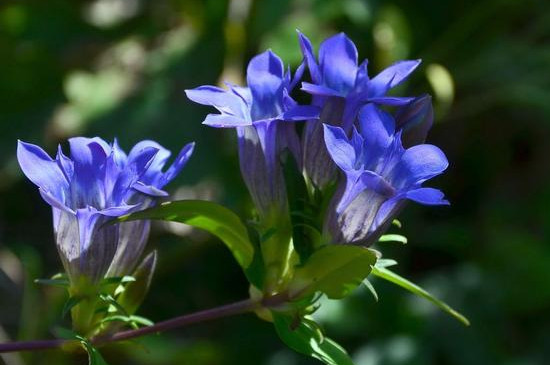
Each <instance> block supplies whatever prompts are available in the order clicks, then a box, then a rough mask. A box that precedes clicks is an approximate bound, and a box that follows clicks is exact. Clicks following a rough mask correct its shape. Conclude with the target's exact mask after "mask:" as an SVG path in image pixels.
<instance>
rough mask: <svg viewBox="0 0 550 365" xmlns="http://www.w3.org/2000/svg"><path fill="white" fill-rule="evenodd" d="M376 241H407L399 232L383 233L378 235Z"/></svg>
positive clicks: (404, 242)
mask: <svg viewBox="0 0 550 365" xmlns="http://www.w3.org/2000/svg"><path fill="white" fill-rule="evenodd" d="M378 242H399V243H402V244H406V243H407V237H405V236H402V235H400V234H385V235H382V236H380V238H379V239H378Z"/></svg>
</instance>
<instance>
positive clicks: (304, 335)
mask: <svg viewBox="0 0 550 365" xmlns="http://www.w3.org/2000/svg"><path fill="white" fill-rule="evenodd" d="M273 323H274V325H275V330H276V331H277V334H278V335H279V338H280V339H281V340H282V341H283V342H284V343H285V344H286V345H287V346H288V347H290V348H291V349H293V350H294V351H296V352H299V353H301V354H304V355H307V356H311V357H313V358H316V359H318V360H321V361H322V362H324V363H325V364H328V365H353V361H352V360H351V358H350V357H349V355H348V354H347V352H346V350H344V349H343V348H342V347H341V346H340V345H338V344H337V343H336V342H334V341H332V340H331V339H330V338H327V337H325V336H324V335H323V332H322V331H321V328H320V327H319V325H318V324H317V323H316V322H315V321H313V320H311V319H309V318H306V317H301V318H300V317H292V316H288V315H283V314H278V313H275V312H274V313H273Z"/></svg>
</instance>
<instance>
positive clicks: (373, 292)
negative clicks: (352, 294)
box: [363, 279, 378, 301]
mask: <svg viewBox="0 0 550 365" xmlns="http://www.w3.org/2000/svg"><path fill="white" fill-rule="evenodd" d="M363 285H365V287H366V288H367V289H369V291H370V292H371V294H372V296H373V297H374V300H376V301H378V293H377V292H376V289H374V286H373V285H372V283H371V282H370V281H369V279H365V280H363Z"/></svg>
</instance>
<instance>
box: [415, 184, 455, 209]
mask: <svg viewBox="0 0 550 365" xmlns="http://www.w3.org/2000/svg"><path fill="white" fill-rule="evenodd" d="M405 196H406V197H407V199H410V200H413V201H415V202H417V203H420V204H424V205H449V204H450V203H449V201H448V200H446V199H445V195H444V194H443V192H442V191H441V190H438V189H433V188H419V189H415V190H409V191H407V192H406V193H405Z"/></svg>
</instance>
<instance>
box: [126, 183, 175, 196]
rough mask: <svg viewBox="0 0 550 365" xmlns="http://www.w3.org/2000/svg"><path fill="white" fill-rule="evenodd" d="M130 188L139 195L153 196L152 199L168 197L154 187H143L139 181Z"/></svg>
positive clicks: (164, 192) (165, 193)
mask: <svg viewBox="0 0 550 365" xmlns="http://www.w3.org/2000/svg"><path fill="white" fill-rule="evenodd" d="M132 188H133V189H136V190H137V191H139V192H140V193H143V194H146V195H150V196H154V197H163V196H168V195H169V194H168V193H167V192H166V191H164V190H161V189H157V188H156V187H154V186H152V185H145V184H144V183H142V182H141V181H138V182H136V183H135V184H134V185H132Z"/></svg>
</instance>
